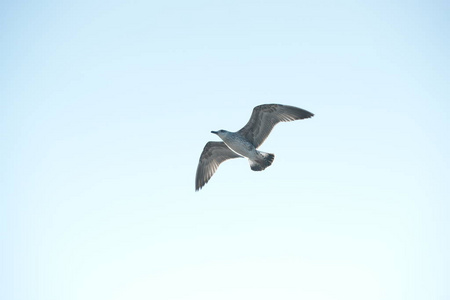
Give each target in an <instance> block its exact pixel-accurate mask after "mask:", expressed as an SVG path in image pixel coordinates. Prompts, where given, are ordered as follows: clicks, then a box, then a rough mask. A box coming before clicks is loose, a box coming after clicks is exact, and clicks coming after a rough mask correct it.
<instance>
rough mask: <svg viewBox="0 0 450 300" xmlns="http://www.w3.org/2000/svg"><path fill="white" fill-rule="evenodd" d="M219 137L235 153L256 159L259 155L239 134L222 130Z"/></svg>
mask: <svg viewBox="0 0 450 300" xmlns="http://www.w3.org/2000/svg"><path fill="white" fill-rule="evenodd" d="M217 135H218V136H219V137H220V138H221V139H222V141H223V142H224V143H225V145H227V146H228V148H230V149H231V151H233V152H234V153H236V154H239V155H240V156H243V157H247V158H254V157H255V156H256V155H257V150H256V148H255V146H253V144H252V143H250V142H249V141H248V140H246V139H245V138H244V137H243V136H242V135H240V134H239V133H238V132H229V131H226V130H222V131H219V132H218V133H217Z"/></svg>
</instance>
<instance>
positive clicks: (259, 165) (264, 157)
mask: <svg viewBox="0 0 450 300" xmlns="http://www.w3.org/2000/svg"><path fill="white" fill-rule="evenodd" d="M259 154H260V156H259V157H258V158H257V159H255V160H250V159H249V160H248V161H249V163H250V168H251V169H252V170H253V171H262V170H264V169H265V168H267V167H268V166H270V165H271V164H272V163H273V160H274V159H275V155H274V154H272V153H266V152H261V151H259Z"/></svg>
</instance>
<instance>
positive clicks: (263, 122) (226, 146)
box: [195, 104, 314, 191]
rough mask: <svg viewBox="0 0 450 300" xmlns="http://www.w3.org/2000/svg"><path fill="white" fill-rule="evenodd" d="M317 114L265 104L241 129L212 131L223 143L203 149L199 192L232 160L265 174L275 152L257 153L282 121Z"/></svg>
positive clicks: (199, 170) (197, 186)
mask: <svg viewBox="0 0 450 300" xmlns="http://www.w3.org/2000/svg"><path fill="white" fill-rule="evenodd" d="M312 116H314V114H313V113H310V112H309V111H306V110H304V109H301V108H298V107H295V106H289V105H282V104H263V105H258V106H256V107H255V108H254V109H253V112H252V115H251V117H250V120H249V121H248V123H247V124H246V125H245V126H244V127H242V129H241V130H239V131H236V132H230V131H226V130H223V129H221V130H219V131H211V133H214V134H217V135H218V136H219V137H220V138H221V139H222V141H223V142H208V143H206V145H205V148H203V152H202V154H201V155H200V159H199V162H198V167H197V174H196V176H195V191H199V190H200V189H201V188H202V187H203V186H204V185H205V184H206V183H207V182H208V181H209V180H210V179H211V177H212V176H213V174H214V172H216V170H217V168H218V167H219V165H220V164H221V163H223V162H224V161H226V160H228V159H232V158H238V157H245V158H247V159H248V161H249V163H250V168H251V169H252V170H253V171H262V170H264V169H265V168H267V167H268V166H270V165H271V164H272V162H273V160H274V158H275V155H274V154H272V153H266V152H262V151H258V150H256V149H257V148H258V147H259V146H261V144H262V143H263V142H264V141H265V140H266V138H267V137H268V136H269V134H270V132H271V131H272V129H273V127H274V126H275V125H277V124H278V123H280V122H289V121H294V120H301V119H306V118H311V117H312Z"/></svg>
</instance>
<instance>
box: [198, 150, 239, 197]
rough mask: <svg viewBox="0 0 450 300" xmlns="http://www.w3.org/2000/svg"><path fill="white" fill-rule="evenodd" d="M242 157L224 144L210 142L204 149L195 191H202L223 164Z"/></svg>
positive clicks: (199, 163)
mask: <svg viewBox="0 0 450 300" xmlns="http://www.w3.org/2000/svg"><path fill="white" fill-rule="evenodd" d="M237 157H241V156H239V155H238V154H236V153H234V152H233V151H231V150H230V148H228V147H227V145H225V143H224V142H208V143H206V145H205V148H203V152H202V155H200V160H199V162H198V167H197V174H196V175H195V190H196V191H198V190H200V189H201V188H202V187H203V186H204V185H205V184H206V183H207V182H208V181H209V179H210V178H211V177H212V176H213V174H214V172H216V170H217V168H218V167H219V165H220V164H221V163H223V162H224V161H226V160H227V159H231V158H237Z"/></svg>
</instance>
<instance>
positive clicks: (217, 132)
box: [211, 129, 228, 137]
mask: <svg viewBox="0 0 450 300" xmlns="http://www.w3.org/2000/svg"><path fill="white" fill-rule="evenodd" d="M211 133H214V134H217V135H218V136H219V137H223V136H224V135H226V134H227V133H228V131H226V130H223V129H220V130H219V131H211Z"/></svg>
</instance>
